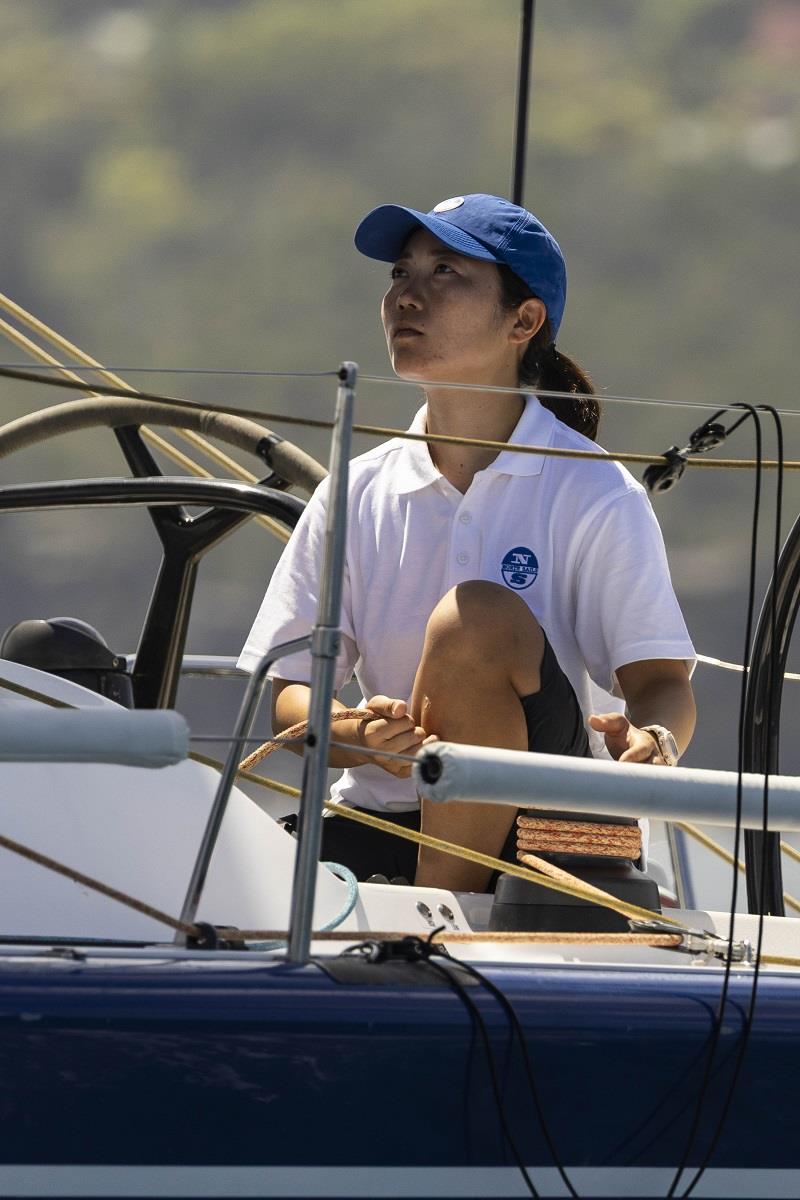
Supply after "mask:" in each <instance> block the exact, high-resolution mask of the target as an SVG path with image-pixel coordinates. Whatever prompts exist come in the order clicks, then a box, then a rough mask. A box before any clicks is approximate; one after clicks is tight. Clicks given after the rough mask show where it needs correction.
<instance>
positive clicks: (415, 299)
mask: <svg viewBox="0 0 800 1200" xmlns="http://www.w3.org/2000/svg"><path fill="white" fill-rule="evenodd" d="M396 303H397V307H398V309H399V310H400V311H401V312H403V311H404V310H405V309H407V308H414V309H418V308H421V307H422V297H421V295H420V291H419V288H418V287H417V285H416V284H415V283H414V282H413V281H412V280H410V279H407V280H406V281H405V283H404V285H403V287H401V288H400V290H399V291H398V293H397V301H396Z"/></svg>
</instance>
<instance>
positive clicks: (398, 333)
mask: <svg viewBox="0 0 800 1200" xmlns="http://www.w3.org/2000/svg"><path fill="white" fill-rule="evenodd" d="M415 337H422V332H421V330H419V329H414V328H413V326H411V325H399V326H398V328H397V329H395V331H394V333H393V334H392V340H393V341H395V342H396V341H399V340H400V339H402V338H415Z"/></svg>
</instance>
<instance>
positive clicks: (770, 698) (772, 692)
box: [683, 404, 784, 1197]
mask: <svg viewBox="0 0 800 1200" xmlns="http://www.w3.org/2000/svg"><path fill="white" fill-rule="evenodd" d="M758 409H759V410H760V411H762V412H766V413H768V414H769V415H770V416H771V417H772V419H773V421H774V423H775V438H776V442H777V453H778V462H779V463H780V464H781V465H780V467H779V468H778V480H777V485H776V491H775V525H774V530H773V542H772V588H771V594H770V613H769V620H770V653H769V658H768V660H767V705H766V712H765V714H764V720H765V721H766V723H767V728H768V729H769V728H771V724H772V718H773V714H774V712H775V707H774V706H775V705H776V703H777V700H778V686H779V683H778V676H779V672H778V666H779V662H778V659H779V653H778V645H777V640H778V639H777V632H778V630H777V624H778V610H777V586H776V585H777V580H778V559H779V557H780V549H781V518H782V515H783V456H784V444H783V426H782V424H781V419H780V417H779V416H778V413H777V411H776V410H775V409H774V408H773V407H772V406H771V405H768V404H759V405H758ZM745 661H746V660H745ZM743 678H744V680H745V682H746V679H747V673H746V672H745V673H744V676H743ZM740 732H741V736H742V737H743V732H744V730H743V727H742V729H741V731H740ZM743 761H744V746H743V743H742V741H740V745H739V763H740V766H739V773H740V777H741V773H742V770H743ZM769 766H770V764H769V763H767V764H765V771H764V801H763V809H762V821H761V835H762V840H761V879H760V891H761V896H760V903H759V906H758V934H757V936H756V951H755V962H754V964H753V982H752V987H751V989H750V1000H749V1003H748V1006H747V1013H746V1015H745V1019H744V1022H743V1025H742V1032H741V1035H740V1038H739V1046H738V1050H737V1055H736V1061H735V1063H734V1066H733V1072H732V1074H731V1079H730V1082H729V1084H728V1092H727V1095H726V1097H725V1100H724V1102H723V1105H722V1109H721V1110H720V1115H719V1118H718V1121H717V1125H716V1128H715V1130H714V1133H713V1134H712V1136H711V1140H710V1142H709V1144H708V1147H707V1149H706V1152H705V1154H704V1155H703V1158H702V1160H701V1162H700V1165H699V1167H698V1168H697V1171H696V1173H695V1175H694V1177H693V1178H692V1180H691V1182H690V1183H689V1186H688V1187H687V1189H686V1191H685V1192H684V1193H683V1195H684V1197H687V1196H689V1195H690V1194H691V1193H692V1191H693V1190H694V1189H695V1187H696V1186H697V1184H698V1183H699V1182H700V1179H701V1177H702V1175H703V1173H704V1171H705V1170H706V1168H707V1166H708V1164H709V1162H710V1161H711V1158H712V1156H713V1154H714V1151H715V1150H716V1148H717V1145H718V1143H719V1139H720V1137H721V1136H722V1130H723V1128H724V1125H725V1122H726V1120H727V1117H728V1113H729V1111H730V1107H731V1104H732V1103H733V1097H734V1093H735V1090H736V1085H737V1083H738V1081H739V1076H740V1074H741V1069H742V1066H743V1064H744V1059H745V1054H746V1053H747V1047H748V1044H749V1042H750V1035H751V1033H752V1029H753V1019H754V1017H755V1009H756V997H757V994H758V981H759V973H760V967H761V950H762V946H763V941H764V915H765V914H764V909H765V907H766V904H765V891H766V877H767V860H768V858H769V846H768V839H767V833H768V829H769ZM737 831H738V828H737ZM733 870H734V874H735V875H736V876H737V877H738V871H737V870H736V866H735V865H734V868H733ZM732 937H733V921H731V938H732ZM727 965H728V964H727V963H726V966H727Z"/></svg>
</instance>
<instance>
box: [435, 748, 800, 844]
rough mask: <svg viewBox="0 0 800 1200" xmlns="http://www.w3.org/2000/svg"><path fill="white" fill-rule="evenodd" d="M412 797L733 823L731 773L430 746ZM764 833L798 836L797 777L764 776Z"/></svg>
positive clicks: (750, 820) (757, 787) (756, 795)
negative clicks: (431, 773) (431, 776)
mask: <svg viewBox="0 0 800 1200" xmlns="http://www.w3.org/2000/svg"><path fill="white" fill-rule="evenodd" d="M434 756H435V760H434V761H435V763H436V764H438V767H439V768H440V769H441V772H440V774H439V775H438V778H437V779H436V780H435V781H434V782H427V781H426V778H425V770H424V768H425V761H426V759H428V760H430V759H431V758H433V757H434ZM413 774H414V781H415V784H416V787H417V791H418V792H419V794H420V795H421V796H422V797H423V798H424V799H425V800H474V801H488V802H493V803H496V804H515V805H518V806H519V807H521V808H551V809H552V808H557V809H561V810H567V811H571V812H581V813H583V812H585V813H597V814H607V815H609V816H612V815H613V816H620V817H653V818H656V819H660V820H665V821H676V820H683V821H700V822H701V823H703V824H706V825H734V824H735V822H736V773H735V771H701V770H700V769H699V768H696V767H694V768H690V767H653V766H646V765H644V764H642V763H615V762H608V761H605V760H601V759H593V758H568V757H566V756H564V755H561V754H535V753H533V752H530V751H525V750H495V749H492V748H490V747H480V746H463V745H454V744H452V743H450V742H438V743H432V744H431V745H430V746H428V747H427V748H426V750H424V751H420V753H419V755H418V757H417V761H416V763H415V764H414V767H413ZM763 812H764V776H763V775H744V776H743V780H742V825H743V826H744V827H745V828H747V829H760V828H761V827H762V822H763ZM768 816H769V821H768V828H770V829H776V830H782V829H785V830H800V779H797V778H795V777H794V776H789V775H770V776H769V812H768Z"/></svg>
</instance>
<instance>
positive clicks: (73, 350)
mask: <svg viewBox="0 0 800 1200" xmlns="http://www.w3.org/2000/svg"><path fill="white" fill-rule="evenodd" d="M0 308H2V309H4V310H5V311H6V312H7V313H10V314H11V315H12V316H13V317H15V319H16V320H18V321H19V322H20V323H21V324H22V325H25V326H27V327H28V329H30V330H32V331H33V332H34V333H36V334H38V335H39V336H40V337H43V338H45V340H47V341H49V342H51V344H52V345H54V346H56V347H57V348H58V349H59V350H62V351H63V352H64V353H65V354H71V355H73V356H74V357H75V358H78V359H80V360H81V362H83V364H84V365H85V366H87V367H91V368H92V370H95V371H97V373H98V374H99V375H100V376H101V377H102V378H103V379H105V380H106V381H107V382H108V383H110V384H111V385H112V386H113V387H115V388H121V389H122V390H124V391H126V392H129V393H130V394H131V395H136V393H137V389H136V388H135V387H133V386H132V385H131V384H129V383H127V382H126V381H125V380H124V379H122V378H120V376H119V375H115V374H113V372H111V371H107V370H106V369H105V367H103V366H102V365H101V364H100V363H99V362H97V360H96V359H94V358H92V357H91V355H89V354H86V353H84V351H83V350H80V349H79V348H78V347H77V346H74V345H73V344H72V342H69V341H67V339H66V338H64V337H62V336H61V334H59V333H57V332H56V330H54V329H51V328H50V327H49V325H45V323H44V322H43V321H40V320H39V318H38V317H35V316H34V315H33V314H32V313H29V312H27V310H26V309H24V308H22V307H21V306H20V305H19V304H16V303H15V301H13V300H11V299H10V297H8V296H4V295H3V293H2V292H0ZM0 331H2V332H3V333H4V334H5V336H6V337H7V338H8V340H9V341H10V342H12V343H13V344H14V345H15V346H17V347H19V349H21V350H24V351H25V353H27V354H29V355H30V356H31V358H33V359H34V360H36V361H37V362H40V363H43V364H44V365H46V366H51V367H55V368H56V370H57V371H58V372H59V373H60V374H61V375H62V376H63V377H64V378H65V379H69V380H71V381H73V382H77V383H80V384H81V386H82V388H83V390H84V392H85V393H86V395H89V396H99V395H102V393H101V392H98V391H97V390H96V389H94V388H92V387H91V386H90V381H88V380H86V379H81V377H80V376H79V375H76V374H75V372H74V371H71V370H70V369H69V367H65V366H64V365H63V364H62V363H60V362H59V361H58V359H56V358H54V357H53V355H52V354H49V353H48V351H47V350H45V349H44V348H43V347H40V346H38V345H37V344H36V343H35V342H33V341H31V339H30V338H28V337H26V336H25V334H24V333H21V332H20V330H18V329H15V328H14V326H13V325H11V324H9V323H8V321H4V320H2V319H0ZM140 432H141V435H142V437H143V438H144V439H145V441H147V442H149V444H150V445H151V446H152V447H153V448H154V449H156V450H160V451H161V453H162V454H164V455H165V456H166V457H167V458H169V459H171V460H172V462H174V463H177V465H178V466H180V467H183V469H184V470H185V471H188V472H189V474H190V475H195V476H196V477H197V478H199V479H212V478H213V475H212V474H211V472H210V471H206V470H205V469H204V468H203V467H201V466H200V464H199V463H196V462H194V460H193V459H191V458H189V456H188V455H186V454H184V453H183V452H182V451H180V450H178V449H177V447H175V446H172V445H171V444H170V443H169V442H168V441H166V440H165V439H164V438H162V437H161V436H160V434H157V433H154V432H153V430H152V429H148V428H147V426H146V425H143V426H141V429H140ZM173 432H174V433H175V434H176V435H177V436H179V437H181V438H183V440H184V441H186V442H188V443H189V444H190V445H192V446H194V447H195V448H196V449H198V450H200V451H201V452H202V453H203V454H205V455H206V457H207V458H210V459H211V461H212V462H215V463H216V464H217V465H218V466H220V467H223V468H224V469H225V470H226V471H229V472H230V473H231V474H232V475H233V476H234V477H235V478H237V479H241V480H242V481H243V482H244V483H258V477H257V476H256V475H253V474H252V472H251V471H248V470H246V468H245V467H242V466H240V465H239V463H237V462H236V461H235V460H234V459H232V458H230V457H229V455H227V454H225V453H224V452H223V451H222V450H219V449H217V447H216V446H212V444H211V443H210V442H208V441H206V439H205V438H203V437H201V436H200V434H198V433H194V431H193V430H190V429H176V430H174V431H173ZM255 520H256V521H257V522H258V523H259V524H260V525H261V526H263V528H265V529H268V530H269V532H270V533H272V534H274V536H275V537H277V538H279V539H280V540H281V541H284V542H288V540H289V532H288V531H287V530H286V529H284V528H283V526H282V525H281V524H280V523H279V522H278V521H275V520H273V518H272V517H268V516H267V515H266V514H265V513H259V514H258V515H257V516H256V517H255Z"/></svg>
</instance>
